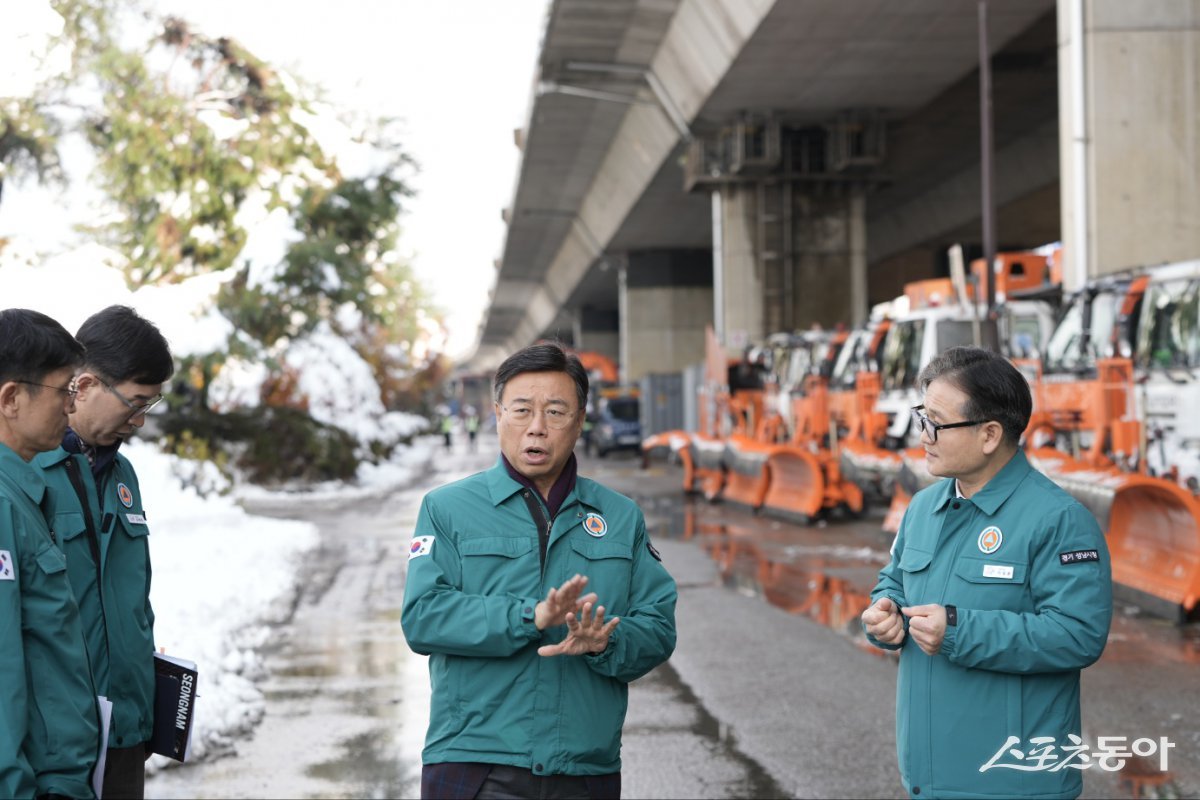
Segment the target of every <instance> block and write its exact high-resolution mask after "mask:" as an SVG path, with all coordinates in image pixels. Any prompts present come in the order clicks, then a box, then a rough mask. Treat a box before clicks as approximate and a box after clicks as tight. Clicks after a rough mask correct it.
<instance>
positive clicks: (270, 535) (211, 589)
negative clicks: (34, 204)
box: [0, 238, 432, 770]
mask: <svg viewBox="0 0 1200 800" xmlns="http://www.w3.org/2000/svg"><path fill="white" fill-rule="evenodd" d="M120 263H121V257H120V256H119V254H116V253H114V252H113V251H111V250H107V249H105V248H103V247H99V246H97V245H84V246H82V247H78V248H74V249H69V250H66V251H63V252H61V253H58V254H56V255H53V256H51V257H41V256H39V255H38V254H36V253H35V252H33V250H32V249H31V248H30V247H29V246H28V245H27V244H26V243H25V242H23V241H22V240H21V239H20V238H15V239H13V240H11V241H10V242H9V243H8V245H7V246H5V247H4V248H3V249H0V308H12V307H21V308H33V309H36V310H38V311H41V312H43V313H45V314H48V315H50V316H52V317H54V318H55V319H57V320H58V321H59V322H61V323H62V324H63V325H64V327H66V328H67V329H68V330H70V331H74V330H76V329H77V328H78V327H79V325H80V323H82V322H83V320H84V319H86V318H87V317H88V316H89V315H91V314H92V313H94V312H96V311H98V310H100V309H101V308H103V307H105V306H107V305H110V304H113V303H121V304H125V305H130V306H133V307H134V308H136V309H137V310H138V312H139V313H140V314H142V315H143V316H144V317H146V318H147V319H149V320H151V321H152V322H154V323H155V324H156V325H158V326H159V329H160V330H162V332H163V335H164V336H166V337H167V340H168V341H169V342H170V345H171V349H172V350H173V351H174V353H175V354H176V355H177V356H178V355H183V354H187V353H201V352H208V351H211V350H213V349H215V348H217V347H219V346H220V344H221V343H222V342H223V341H224V340H225V338H226V337H227V335H228V331H229V323H228V321H226V320H225V319H224V317H222V316H221V315H220V314H219V313H218V312H217V311H216V309H215V308H214V307H213V303H212V297H213V294H214V293H215V292H216V290H217V288H218V287H219V285H220V282H221V280H223V278H222V276H219V275H216V276H214V275H203V276H199V277H196V278H193V279H190V280H187V281H183V282H181V283H178V284H173V285H171V286H164V287H148V288H145V289H141V290H139V291H136V292H132V291H130V290H129V289H128V288H127V287H126V285H125V282H124V280H123V278H122V276H121V274H120V272H119V270H118V265H119V264H120ZM317 336H318V339H317V340H314V341H312V342H307V343H293V346H292V347H290V348H288V350H287V352H286V360H287V363H288V364H289V365H291V366H293V367H295V368H296V370H297V371H298V373H299V374H300V375H302V376H305V378H306V380H305V382H304V390H305V391H306V393H309V394H310V397H311V401H312V406H313V408H314V409H317V410H320V412H321V414H320V415H321V416H323V417H324V419H325V421H328V422H331V423H333V424H340V425H341V426H342V427H344V428H345V429H347V430H349V431H350V432H351V433H353V434H355V435H357V436H358V437H360V440H361V441H364V442H365V441H368V440H370V439H371V438H378V439H381V440H385V441H396V440H398V439H400V438H401V437H407V436H411V435H412V434H414V433H416V432H417V431H419V430H420V429H421V428H422V427H424V425H425V424H426V423H425V420H424V419H423V418H421V417H418V416H415V415H412V414H404V413H401V412H385V411H384V409H383V405H382V403H381V402H380V399H379V388H378V386H376V385H375V384H374V382H373V378H372V376H371V372H370V370H369V369H368V368H367V367H366V365H365V363H363V362H362V361H361V360H360V359H359V358H358V356H357V354H355V353H354V351H353V350H352V349H351V348H349V347H348V346H346V345H345V343H344V342H341V341H340V340H336V341H335V340H334V337H333V335H332V333H331V332H329V331H328V330H324V329H323V330H322V331H321V332H319V333H318V335H317ZM250 372H251V373H253V374H251V376H250V377H251V379H248V380H244V381H243V382H242V385H241V386H240V395H239V396H238V397H237V398H236V400H235V401H234V402H228V399H227V402H228V404H229V405H230V406H232V405H254V404H256V403H257V401H258V383H261V381H262V379H263V377H265V372H264V371H261V370H259V371H253V370H251V371H250ZM255 376H257V382H255V380H253V379H252V378H254V377H255ZM347 398H349V399H350V402H349V405H347ZM168 413H169V412H168ZM415 441H416V442H417V444H415V445H411V446H407V447H398V448H396V450H395V455H394V456H393V457H392V459H390V460H389V461H388V462H386V463H384V464H379V465H372V464H364V465H362V466H361V467H360V469H359V472H358V476H357V480H356V481H355V482H354V483H353V484H352V485H347V484H341V483H330V484H324V485H318V486H315V487H310V488H308V489H307V490H306V491H297V492H287V493H282V492H279V493H274V494H272V493H270V492H266V491H265V490H261V489H258V488H256V487H252V486H248V485H241V484H239V485H235V486H229V484H228V481H227V479H226V478H224V477H223V476H221V475H220V474H219V473H218V471H217V470H216V468H215V466H214V465H212V464H207V463H200V462H195V461H184V460H181V459H178V458H176V457H174V456H168V455H166V454H164V453H162V452H160V451H159V450H158V448H157V447H156V446H155V445H154V444H153V443H150V442H140V441H131V442H129V443H127V444H126V445H125V446H124V447H123V448H122V452H124V453H125V454H126V455H127V456H128V457H129V459H130V461H132V462H133V464H134V467H135V469H137V471H138V477H139V480H140V483H141V488H142V493H143V497H144V498H145V503H146V509H147V518H148V519H149V521H150V530H151V540H150V542H151V543H150V547H151V558H152V564H153V571H154V574H153V580H152V588H151V603H152V605H153V606H154V610H155V616H156V619H155V626H154V629H155V639H156V641H157V643H158V645H159V646H160V647H163V648H166V651H167V652H168V653H170V654H172V655H175V656H178V657H180V658H186V659H189V660H192V661H195V662H196V663H197V665H198V667H199V672H200V677H199V683H198V692H197V695H198V699H197V702H196V722H195V725H196V728H195V730H194V731H193V736H192V747H193V750H192V756H191V758H192V759H199V758H203V757H204V756H205V755H209V754H214V753H217V752H220V751H222V750H224V749H226V748H227V747H228V746H229V744H230V743H231V742H232V740H233V739H234V738H236V737H237V736H239V735H244V734H245V733H247V732H249V731H250V730H251V729H252V728H253V727H254V725H255V724H257V722H258V721H259V720H260V719H261V717H262V715H263V712H264V701H263V696H262V692H261V691H260V690H259V689H258V687H257V686H256V685H255V682H254V681H255V679H256V678H257V677H260V676H261V675H262V665H261V661H260V658H259V656H258V654H257V652H256V651H257V649H258V648H259V647H260V646H261V645H262V644H264V643H265V641H266V639H267V636H268V634H269V624H270V623H271V622H274V621H281V620H283V619H285V618H286V616H287V614H288V613H289V612H290V609H291V606H292V602H293V600H294V598H295V592H296V577H297V568H298V566H299V565H300V564H301V563H302V561H303V559H304V558H305V557H306V555H307V554H308V553H309V552H310V551H311V550H312V548H313V547H314V546H315V545H316V544H317V529H316V527H315V526H313V525H311V524H309V523H304V522H294V521H287V520H280V519H276V518H271V517H263V516H255V515H253V514H249V513H247V512H246V511H245V510H243V508H242V507H241V506H239V505H238V503H239V502H244V501H251V502H253V503H255V504H258V505H263V506H266V505H270V506H271V507H273V508H278V507H288V508H297V507H303V506H305V505H310V504H316V503H320V504H331V503H337V502H340V501H346V502H349V501H352V500H360V499H362V498H364V497H382V496H383V495H385V494H387V493H388V492H389V491H391V490H392V489H395V488H399V487H401V486H404V485H406V484H408V483H410V482H411V481H412V480H413V479H414V478H415V477H416V476H418V475H420V474H421V473H422V472H423V471H424V469H425V466H426V465H427V464H428V461H429V458H430V455H431V447H432V445H431V444H429V443H428V442H422V440H420V439H419V438H418V439H415ZM429 441H432V440H429ZM217 489H223V490H227V491H224V492H222V491H215V490H217ZM174 763H176V762H172V761H170V760H168V759H166V758H164V757H162V756H154V758H153V759H152V760H151V762H150V769H151V770H155V769H160V768H163V767H164V766H168V765H171V764H174Z"/></svg>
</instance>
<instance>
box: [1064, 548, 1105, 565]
mask: <svg viewBox="0 0 1200 800" xmlns="http://www.w3.org/2000/svg"><path fill="white" fill-rule="evenodd" d="M1058 560H1059V561H1060V562H1061V563H1063V564H1079V563H1081V562H1084V561H1099V560H1100V551H1099V550H1072V551H1070V552H1068V553H1059V554H1058Z"/></svg>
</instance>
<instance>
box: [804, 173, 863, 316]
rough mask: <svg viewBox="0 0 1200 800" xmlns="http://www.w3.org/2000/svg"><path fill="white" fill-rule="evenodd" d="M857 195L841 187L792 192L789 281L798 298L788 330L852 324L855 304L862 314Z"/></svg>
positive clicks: (860, 216) (860, 228)
mask: <svg viewBox="0 0 1200 800" xmlns="http://www.w3.org/2000/svg"><path fill="white" fill-rule="evenodd" d="M857 193H858V192H857V190H846V189H844V188H839V189H838V190H836V191H829V190H823V189H821V188H819V187H808V188H806V187H805V186H804V185H803V184H801V185H800V186H798V187H797V188H796V190H795V192H794V195H795V199H794V205H795V210H794V214H793V216H794V217H795V223H794V224H795V228H796V229H795V233H794V237H793V240H794V242H795V245H794V249H795V256H794V259H795V278H794V279H793V280H792V284H793V285H794V286H795V290H794V291H795V293H796V294H795V297H796V300H795V313H794V315H793V317H792V319H791V320H790V321H786V320H785V323H784V327H785V328H786V329H791V330H804V329H807V328H810V327H812V326H813V325H814V324H817V325H820V326H821V327H824V328H830V327H833V326H834V325H836V324H838V323H844V324H850V323H851V322H852V321H853V320H854V318H855V310H856V309H855V304H856V302H857V303H859V304H860V305H861V307H862V309H863V311H862V313H864V314H865V303H866V235H865V226H866V222H865V213H864V208H865V204H864V203H857V202H855V201H853V197H854V194H857ZM859 196H861V194H860V195H859ZM856 210H857V214H856V213H855V212H856ZM856 239H857V240H858V248H857V251H856V250H855V246H854V243H855V240H856ZM856 253H857V254H856Z"/></svg>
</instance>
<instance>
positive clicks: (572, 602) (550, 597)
mask: <svg viewBox="0 0 1200 800" xmlns="http://www.w3.org/2000/svg"><path fill="white" fill-rule="evenodd" d="M587 582H588V579H587V576H585V575H575V576H574V577H573V578H571V579H569V580H568V581H567V582H566V583H564V584H563V585H562V586H560V587H558V588H557V589H551V590H550V592H549V593H548V594H547V595H546V599H545V600H543V601H541V602H540V603H538V604H537V606H536V607H535V608H534V609H533V624H534V625H536V626H537V629H538V630H539V631H544V630H546V628H553V627H554V626H555V625H562V624H563V623H564V622H566V621H567V614H568V613H569V612H572V611H576V610H578V609H579V608H580V606H582V605H583V604H584V603H594V602H596V594H595V592H592V593H591V594H586V595H584V596H583V597H580V596H579V595H580V593H581V592H582V591H583V587H585V586H587Z"/></svg>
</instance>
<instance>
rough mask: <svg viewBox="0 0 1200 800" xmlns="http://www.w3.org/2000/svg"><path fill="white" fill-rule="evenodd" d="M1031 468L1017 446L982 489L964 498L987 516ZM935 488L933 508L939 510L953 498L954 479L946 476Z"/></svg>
mask: <svg viewBox="0 0 1200 800" xmlns="http://www.w3.org/2000/svg"><path fill="white" fill-rule="evenodd" d="M1032 470H1033V467H1031V466H1029V459H1027V458H1025V451H1024V450H1021V449H1020V448H1018V449H1017V452H1016V453H1014V454H1013V457H1012V458H1010V459H1009V461H1008V463H1007V464H1005V465H1004V466H1003V467H1001V468H1000V471H999V472H997V473H996V474H995V475H993V476H992V479H991V480H990V481H988V482H987V483H986V484H984V487H983V488H982V489H980V490H979V491H978V492H976V493H975V494H974V495H973V496H971V497H969V498H966V499H968V500H970V501H971V502H972V503H974V504H975V505H976V507H978V508H979V510H980V511H982V512H983V513H985V514H987V515H989V516H990V515H992V514H995V513H996V512H997V511H998V510H1000V506H1002V505H1004V501H1005V500H1007V499H1008V498H1009V496H1010V495H1011V494H1012V493H1013V492H1014V491H1016V488H1017V486H1019V485H1020V484H1021V481H1023V480H1025V476H1026V475H1028V474H1029V473H1030V472H1031V471H1032ZM937 490H938V491H939V492H940V493H941V496H940V497H939V498H938V500H937V503H936V504H935V505H934V510H935V511H941V510H942V509H944V508H945V507H946V504H947V503H949V502H950V501H951V500H953V499H954V496H955V491H954V479H953V478H947V479H945V480H943V481H941V483H939V484H938V488H937Z"/></svg>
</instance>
